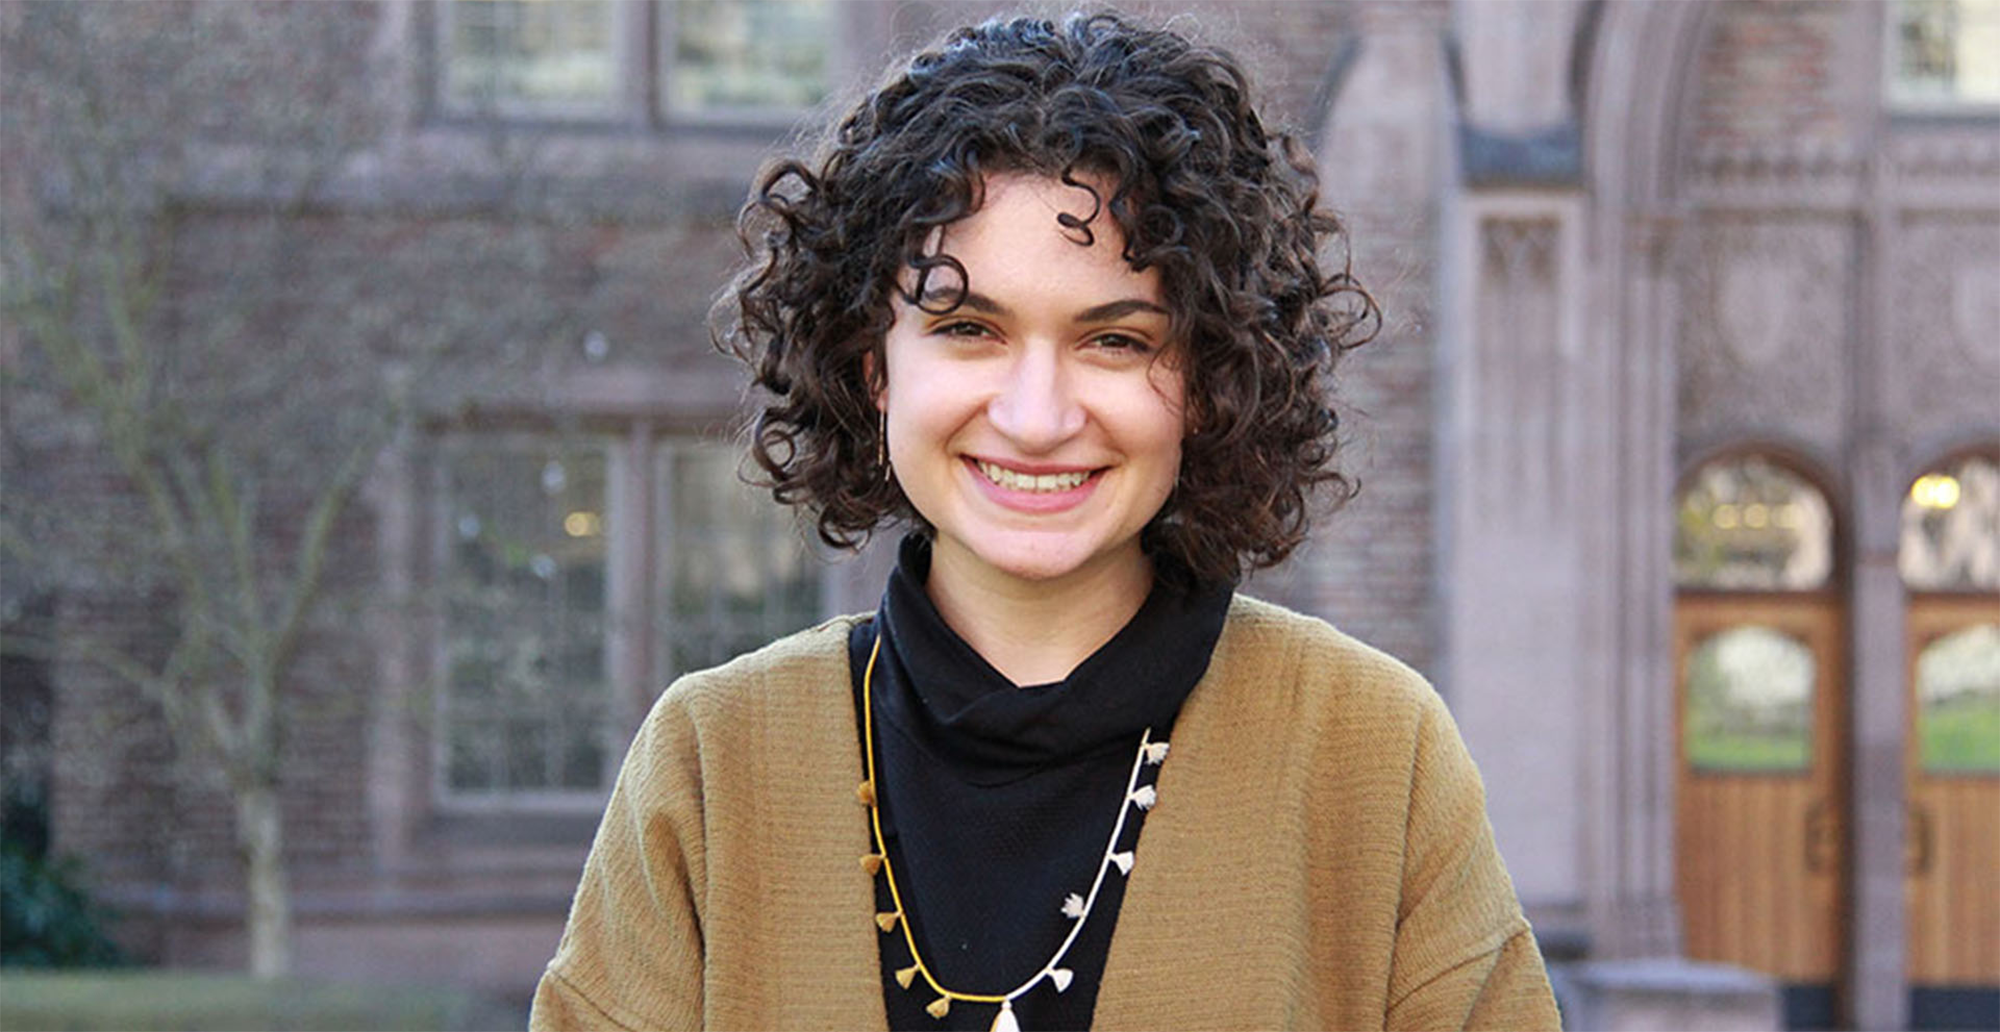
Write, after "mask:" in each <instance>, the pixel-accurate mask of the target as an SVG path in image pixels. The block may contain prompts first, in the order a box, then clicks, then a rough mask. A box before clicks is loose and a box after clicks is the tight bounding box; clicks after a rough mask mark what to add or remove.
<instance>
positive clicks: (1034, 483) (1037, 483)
mask: <svg viewBox="0 0 2000 1032" xmlns="http://www.w3.org/2000/svg"><path fill="white" fill-rule="evenodd" d="M979 472H981V473H984V474H986V479H988V480H991V481H993V482H994V483H996V484H998V485H1000V486H1001V487H1004V488H1006V489H1007V490H1009V491H1067V490H1069V489H1071V488H1073V487H1078V486H1081V485H1082V484H1083V482H1084V481H1086V480H1089V479H1090V472H1089V471H1088V470H1079V471H1077V472H1074V473H1043V474H1041V475H1039V476H1037V475H1035V474H1032V473H1016V472H1014V471H1013V470H1011V469H1008V468H1006V467H1005V466H996V465H994V464H993V463H991V462H982V463H980V464H979Z"/></svg>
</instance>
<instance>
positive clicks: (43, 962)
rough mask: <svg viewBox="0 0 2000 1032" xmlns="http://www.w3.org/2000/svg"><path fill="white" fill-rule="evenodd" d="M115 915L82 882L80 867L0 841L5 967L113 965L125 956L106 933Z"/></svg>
mask: <svg viewBox="0 0 2000 1032" xmlns="http://www.w3.org/2000/svg"><path fill="white" fill-rule="evenodd" d="M110 917H111V915H110V913H109V912H107V911H106V910H105V909H104V908H103V907H101V906H99V905H98V904H97V902H96V901H95V900H92V899H91V898H90V895H89V893H86V892H85V891H84V890H83V888H82V886H81V885H80V884H79V879H78V877H77V872H76V865H75V864H74V863H73V862H71V861H69V860H67V859H60V860H53V859H50V858H49V857H46V856H36V855H34V854H33V853H31V852H30V851H29V850H28V848H27V847H25V846H24V845H22V844H21V843H18V842H15V841H13V840H11V839H10V840H8V841H6V842H0V967H32V968H67V967H111V966H115V965H119V964H123V963H125V954H124V951H123V950H120V949H119V948H118V944H117V943H115V942H112V941H111V937H110V936H109V935H106V934H105V931H104V928H105V925H106V924H107V923H108V922H109V920H110Z"/></svg>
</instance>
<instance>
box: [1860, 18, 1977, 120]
mask: <svg viewBox="0 0 2000 1032" xmlns="http://www.w3.org/2000/svg"><path fill="white" fill-rule="evenodd" d="M1888 17H1889V19H1890V32H1889V37H1888V46H1889V54H1888V66H1889V67H1888V78H1889V82H1888V91H1889V99H1890V101H1891V102H1892V103H1894V104H1897V105H1898V106H1902V107H1917V108H1951V107H1962V106H1979V107H1986V106H1994V105H2000V0H1898V2H1897V3H1894V4H1890V5H1889V7H1888Z"/></svg>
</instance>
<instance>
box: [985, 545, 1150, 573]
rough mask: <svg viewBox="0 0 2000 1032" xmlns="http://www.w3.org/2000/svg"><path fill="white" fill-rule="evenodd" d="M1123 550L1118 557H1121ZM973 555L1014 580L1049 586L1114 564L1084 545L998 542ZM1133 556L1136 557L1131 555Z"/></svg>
mask: <svg viewBox="0 0 2000 1032" xmlns="http://www.w3.org/2000/svg"><path fill="white" fill-rule="evenodd" d="M1122 553H1123V550H1122V549H1121V550H1119V553H1118V555H1119V556H1122ZM973 554H974V555H975V556H977V557H978V559H979V560H980V561H981V562H982V563H983V564H984V565H986V566H987V567H989V568H991V569H993V570H994V571H996V572H999V573H1001V574H1005V575H1006V576H1009V577H1012V578H1014V579H1016V580H1022V581H1038V582H1049V581H1058V580H1062V579H1063V578H1066V577H1069V576H1072V575H1075V574H1078V573H1081V572H1083V571H1085V570H1088V569H1090V568H1092V567H1093V566H1096V565H1098V564H1102V563H1109V562H1115V561H1117V557H1115V556H1114V555H1113V554H1107V553H1104V552H1100V551H1099V550H1098V549H1096V548H1094V547H1092V546H1091V545H1090V544H1088V543H1085V542H1072V541H1055V542H1038V541H1013V542H1008V541H1001V542H997V543H996V547H988V548H978V549H974V550H973ZM1135 554H1136V553H1135Z"/></svg>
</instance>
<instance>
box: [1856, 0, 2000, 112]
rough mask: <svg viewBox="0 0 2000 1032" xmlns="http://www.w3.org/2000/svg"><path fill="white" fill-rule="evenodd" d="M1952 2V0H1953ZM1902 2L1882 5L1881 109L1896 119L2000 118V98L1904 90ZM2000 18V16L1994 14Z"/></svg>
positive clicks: (1903, 1) (1903, 4)
mask: <svg viewBox="0 0 2000 1032" xmlns="http://www.w3.org/2000/svg"><path fill="white" fill-rule="evenodd" d="M1954 2H1955V0H1954ZM1904 7H1905V0H1890V2H1888V3H1884V4H1882V23H1881V24H1882V35H1881V39H1882V47H1881V60H1882V65H1881V67H1882V74H1881V79H1880V83H1879V88H1880V90H1881V97H1882V106H1883V107H1884V108H1885V109H1886V110H1887V111H1888V112H1889V113H1890V115H1891V116H1892V117H1894V118H1896V119H1898V120H1904V119H1909V120H1916V121H1925V120H1931V119H1943V120H1947V121H1959V120H1967V119H1970V120H1993V119H2000V97H1995V98H1993V99H1990V100H1975V99H1965V98H1960V97H1956V96H1953V97H1937V96H1926V95H1923V94H1921V93H1912V92H1911V91H1909V90H1908V89H1907V87H1906V82H1907V80H1905V79H1904V77H1903V76H1902V67H1901V63H1902V61H1901V48H1902V35H1901V30H1902V12H1903V10H1904ZM1996 18H2000V14H1996Z"/></svg>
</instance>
